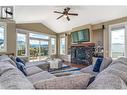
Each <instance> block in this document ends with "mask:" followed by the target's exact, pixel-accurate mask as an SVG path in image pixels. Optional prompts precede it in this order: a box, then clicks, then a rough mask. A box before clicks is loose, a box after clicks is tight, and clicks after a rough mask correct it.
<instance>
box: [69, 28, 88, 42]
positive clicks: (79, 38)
mask: <svg viewBox="0 0 127 95" xmlns="http://www.w3.org/2000/svg"><path fill="white" fill-rule="evenodd" d="M71 37H72V42H73V43H78V42H89V41H90V33H89V29H83V30H79V31H75V32H72V33H71Z"/></svg>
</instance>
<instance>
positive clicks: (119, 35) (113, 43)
mask: <svg viewBox="0 0 127 95" xmlns="http://www.w3.org/2000/svg"><path fill="white" fill-rule="evenodd" d="M125 31H126V28H125V27H124V26H117V27H113V28H111V30H110V55H111V57H113V58H118V57H121V56H125V53H126V52H125V51H126V48H125V47H126V44H125V43H126V41H125V39H126V38H125V37H126V32H125Z"/></svg>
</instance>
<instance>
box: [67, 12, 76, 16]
mask: <svg viewBox="0 0 127 95" xmlns="http://www.w3.org/2000/svg"><path fill="white" fill-rule="evenodd" d="M68 15H74V16H78V14H76V13H68Z"/></svg>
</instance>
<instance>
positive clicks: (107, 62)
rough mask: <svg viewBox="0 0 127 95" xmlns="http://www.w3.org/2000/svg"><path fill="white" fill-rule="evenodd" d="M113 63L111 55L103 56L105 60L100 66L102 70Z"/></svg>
mask: <svg viewBox="0 0 127 95" xmlns="http://www.w3.org/2000/svg"><path fill="white" fill-rule="evenodd" d="M111 63H112V58H111V57H106V58H103V61H102V63H101V66H100V72H101V71H102V70H104V69H105V68H107V67H108V66H109V65H110V64H111Z"/></svg>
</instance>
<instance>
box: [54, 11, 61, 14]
mask: <svg viewBox="0 0 127 95" xmlns="http://www.w3.org/2000/svg"><path fill="white" fill-rule="evenodd" d="M54 13H59V14H63V13H62V12H58V11H54Z"/></svg>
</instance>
